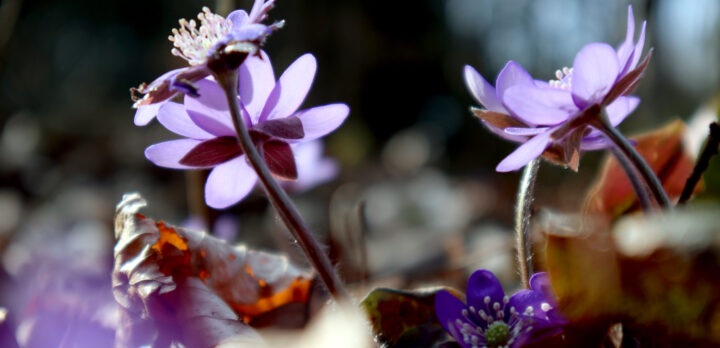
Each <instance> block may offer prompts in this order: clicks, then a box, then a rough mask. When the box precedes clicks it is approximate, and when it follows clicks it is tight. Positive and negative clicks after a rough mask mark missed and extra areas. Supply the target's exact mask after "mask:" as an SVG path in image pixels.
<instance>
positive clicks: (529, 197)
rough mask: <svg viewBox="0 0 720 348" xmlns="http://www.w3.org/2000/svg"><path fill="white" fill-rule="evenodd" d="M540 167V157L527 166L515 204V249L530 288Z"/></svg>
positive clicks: (525, 280) (524, 278)
mask: <svg viewBox="0 0 720 348" xmlns="http://www.w3.org/2000/svg"><path fill="white" fill-rule="evenodd" d="M538 168H540V159H537V158H536V159H534V160H532V161H530V163H528V165H526V166H525V169H524V170H523V173H522V177H521V178H520V186H519V187H518V194H517V205H516V206H515V249H516V251H517V262H518V268H519V269H520V278H522V283H523V286H524V287H525V288H526V289H530V276H531V275H532V272H533V266H532V249H531V242H530V218H531V217H532V206H533V202H534V201H535V181H536V180H537V172H538Z"/></svg>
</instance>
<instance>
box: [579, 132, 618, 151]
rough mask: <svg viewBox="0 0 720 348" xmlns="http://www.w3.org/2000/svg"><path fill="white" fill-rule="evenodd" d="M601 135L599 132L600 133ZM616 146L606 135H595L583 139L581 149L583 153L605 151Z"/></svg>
mask: <svg viewBox="0 0 720 348" xmlns="http://www.w3.org/2000/svg"><path fill="white" fill-rule="evenodd" d="M598 133H599V131H598ZM614 145H615V144H614V143H613V142H612V141H611V140H610V139H608V138H606V137H605V136H604V135H593V134H592V133H591V134H590V136H588V137H585V138H583V140H582V142H581V143H580V149H581V150H583V151H594V150H603V149H607V148H610V147H613V146H614Z"/></svg>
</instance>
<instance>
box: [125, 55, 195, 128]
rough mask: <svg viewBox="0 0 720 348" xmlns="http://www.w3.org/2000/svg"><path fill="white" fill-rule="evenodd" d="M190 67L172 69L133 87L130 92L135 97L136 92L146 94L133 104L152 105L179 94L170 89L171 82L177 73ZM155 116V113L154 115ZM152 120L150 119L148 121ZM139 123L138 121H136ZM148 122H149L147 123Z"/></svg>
mask: <svg viewBox="0 0 720 348" xmlns="http://www.w3.org/2000/svg"><path fill="white" fill-rule="evenodd" d="M187 69H188V68H180V69H175V70H170V71H168V72H166V73H164V74H162V75H160V77H158V78H156V79H155V80H153V81H152V82H150V84H145V83H143V84H141V85H140V87H138V88H131V89H130V93H131V95H132V96H133V98H135V96H136V95H135V93H140V94H144V96H143V97H142V98H141V99H139V100H137V101H135V103H134V104H133V107H134V108H139V107H140V106H142V105H151V104H156V103H160V102H163V101H165V100H168V99H170V98H172V97H174V96H175V95H176V94H177V91H174V90H171V89H170V82H171V81H173V80H174V79H175V77H176V76H177V75H179V74H180V73H181V72H183V71H185V70H187ZM153 116H155V115H153ZM148 122H150V121H148ZM136 124H137V121H136ZM145 124H147V123H145ZM140 125H144V124H138V126H140Z"/></svg>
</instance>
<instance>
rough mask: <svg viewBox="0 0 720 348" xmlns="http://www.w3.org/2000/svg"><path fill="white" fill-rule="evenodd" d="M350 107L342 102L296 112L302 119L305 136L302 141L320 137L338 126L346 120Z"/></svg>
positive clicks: (296, 115)
mask: <svg viewBox="0 0 720 348" xmlns="http://www.w3.org/2000/svg"><path fill="white" fill-rule="evenodd" d="M349 113H350V108H349V107H348V106H347V105H345V104H341V103H337V104H328V105H323V106H316V107H314V108H310V109H307V110H302V111H300V112H298V113H296V114H295V116H293V117H297V118H298V119H300V121H302V126H303V131H304V132H305V136H304V137H303V139H302V141H310V140H314V139H317V138H320V137H322V136H324V135H326V134H328V133H330V132H332V131H334V130H335V129H337V128H338V127H340V125H341V124H342V123H343V122H344V121H345V119H346V118H347V116H348V114H349Z"/></svg>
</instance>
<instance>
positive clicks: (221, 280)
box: [113, 194, 312, 347]
mask: <svg viewBox="0 0 720 348" xmlns="http://www.w3.org/2000/svg"><path fill="white" fill-rule="evenodd" d="M145 205H146V202H145V200H144V199H142V197H140V195H138V194H128V195H125V196H124V197H123V200H122V202H120V204H118V207H117V211H116V215H115V237H116V239H117V243H116V245H115V251H114V255H115V267H114V270H113V294H114V296H115V299H116V301H117V302H118V303H119V304H120V305H122V307H123V308H124V309H125V316H126V318H125V319H126V320H125V325H126V330H120V331H119V333H118V336H119V337H118V339H119V340H120V341H121V342H127V343H128V344H129V345H132V344H136V343H138V341H144V342H146V341H147V340H149V339H155V340H156V341H157V340H161V339H164V340H167V341H172V340H180V341H181V342H182V343H184V344H186V345H188V346H190V347H213V346H216V345H217V344H219V343H222V342H227V340H228V339H232V340H238V339H239V340H250V341H254V340H259V338H258V337H259V336H257V335H256V333H255V332H254V330H253V329H252V328H250V326H248V323H249V324H250V325H252V323H253V319H254V318H256V317H258V316H260V315H262V314H264V313H267V312H269V311H271V310H274V309H277V308H278V307H281V306H283V305H287V304H292V303H305V302H306V301H307V299H308V296H309V293H310V288H311V284H312V275H311V273H309V272H308V271H306V270H304V269H301V268H299V267H297V266H295V265H293V264H291V263H290V262H289V260H288V259H287V258H286V257H285V256H283V255H277V254H270V253H266V252H261V251H255V250H249V249H248V248H247V247H246V246H243V245H239V246H231V245H229V244H227V243H226V242H225V241H223V240H220V239H217V238H215V237H212V236H209V235H207V234H206V233H204V232H197V231H192V230H187V229H184V228H180V227H173V226H171V225H168V224H165V223H164V222H155V221H153V220H152V219H149V218H147V217H145V216H143V215H142V214H140V213H139V210H140V209H141V208H143V207H144V206H145ZM147 320H149V322H146V321H147ZM148 324H153V325H155V326H154V328H153V329H154V330H157V331H158V332H159V335H157V336H156V335H155V333H154V332H153V331H154V330H150V332H144V331H147V330H144V329H147V328H148ZM176 329H182V330H180V331H173V330H176ZM168 331H169V332H181V333H182V334H179V335H177V336H181V337H175V336H173V335H170V337H164V336H163V332H168ZM123 335H124V336H125V337H121V336H123ZM154 337H156V338H154Z"/></svg>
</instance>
